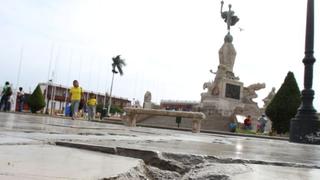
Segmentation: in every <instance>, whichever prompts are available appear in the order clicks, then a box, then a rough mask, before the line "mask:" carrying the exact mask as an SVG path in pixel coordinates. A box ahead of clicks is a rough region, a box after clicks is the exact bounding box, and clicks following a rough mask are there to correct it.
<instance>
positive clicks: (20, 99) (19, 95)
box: [17, 87, 24, 112]
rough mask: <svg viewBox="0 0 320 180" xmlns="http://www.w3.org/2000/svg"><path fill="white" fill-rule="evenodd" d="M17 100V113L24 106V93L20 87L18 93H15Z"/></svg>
mask: <svg viewBox="0 0 320 180" xmlns="http://www.w3.org/2000/svg"><path fill="white" fill-rule="evenodd" d="M17 100H18V103H19V104H18V111H19V112H22V111H23V105H24V92H23V89H22V87H19V91H18V93H17Z"/></svg>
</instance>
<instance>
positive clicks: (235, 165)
mask: <svg viewBox="0 0 320 180" xmlns="http://www.w3.org/2000/svg"><path fill="white" fill-rule="evenodd" d="M56 145H59V146H66V147H72V148H80V149H86V150H91V151H99V152H103V153H109V154H114V155H119V156H125V157H131V158H137V159H142V160H143V164H140V165H139V166H138V167H136V168H135V169H134V170H130V171H129V172H127V173H124V174H120V175H118V176H117V177H112V178H107V180H115V179H117V180H122V179H128V178H129V179H130V178H138V179H151V180H153V179H183V180H186V179H188V180H196V179H217V180H229V179H230V178H231V177H230V176H232V175H237V174H242V173H247V172H250V171H252V169H251V168H250V167H249V166H248V165H250V164H256V165H270V166H281V167H294V168H313V169H320V166H317V165H305V164H297V163H287V162H267V161H260V160H246V159H233V158H220V157H216V156H205V155H192V154H176V153H166V152H162V153H160V152H156V151H150V150H141V149H132V148H125V147H106V146H97V145H90V144H81V143H70V142H56Z"/></svg>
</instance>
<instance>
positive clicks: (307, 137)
mask: <svg viewBox="0 0 320 180" xmlns="http://www.w3.org/2000/svg"><path fill="white" fill-rule="evenodd" d="M306 24H307V25H306V41H305V57H304V59H303V63H304V67H305V68H304V90H302V92H301V95H302V96H301V105H300V107H299V109H298V112H297V114H296V116H295V117H294V118H293V119H292V120H291V125H290V141H291V142H297V143H306V144H320V121H319V117H318V115H317V111H316V110H315V109H314V107H313V98H314V91H313V90H312V79H313V64H314V62H315V61H316V59H315V58H314V56H313V44H314V43H313V41H314V0H308V6H307V23H306Z"/></svg>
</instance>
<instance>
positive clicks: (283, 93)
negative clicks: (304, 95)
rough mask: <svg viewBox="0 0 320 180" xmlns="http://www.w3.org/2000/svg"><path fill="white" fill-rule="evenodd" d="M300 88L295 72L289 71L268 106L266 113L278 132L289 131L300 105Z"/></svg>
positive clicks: (273, 127) (273, 128)
mask: <svg viewBox="0 0 320 180" xmlns="http://www.w3.org/2000/svg"><path fill="white" fill-rule="evenodd" d="M300 102H301V99H300V90H299V87H298V84H297V81H296V79H295V78H294V74H293V73H292V72H290V71H289V72H288V74H287V76H286V78H285V80H284V82H283V84H282V85H281V87H280V89H279V90H278V92H277V93H276V95H275V96H274V98H273V99H272V101H271V102H270V104H269V105H268V106H267V108H266V115H267V116H268V117H269V118H270V120H271V121H272V130H274V131H276V132H277V133H280V134H282V133H286V132H289V128H290V120H291V118H293V117H294V116H295V114H296V113H297V109H298V107H299V105H300Z"/></svg>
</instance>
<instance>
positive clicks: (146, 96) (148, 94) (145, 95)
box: [144, 91, 151, 103]
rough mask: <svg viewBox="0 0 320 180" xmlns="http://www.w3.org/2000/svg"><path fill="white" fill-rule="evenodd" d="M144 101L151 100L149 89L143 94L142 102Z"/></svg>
mask: <svg viewBox="0 0 320 180" xmlns="http://www.w3.org/2000/svg"><path fill="white" fill-rule="evenodd" d="M146 102H151V92H149V91H147V92H146V93H145V94H144V103H146Z"/></svg>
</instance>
